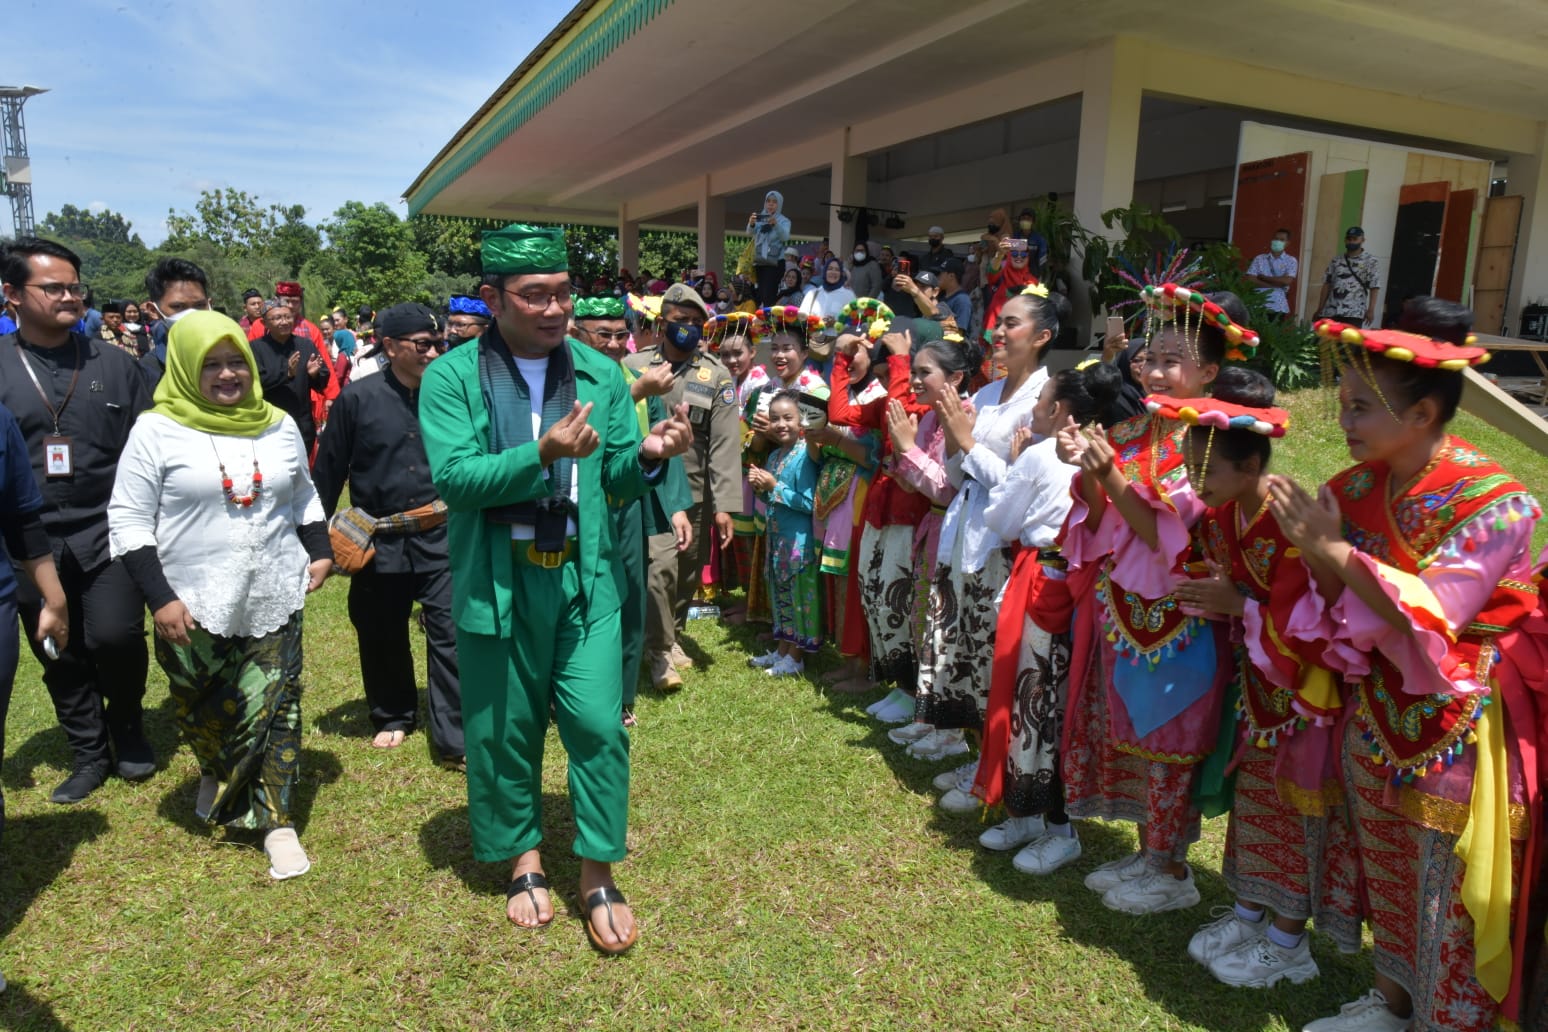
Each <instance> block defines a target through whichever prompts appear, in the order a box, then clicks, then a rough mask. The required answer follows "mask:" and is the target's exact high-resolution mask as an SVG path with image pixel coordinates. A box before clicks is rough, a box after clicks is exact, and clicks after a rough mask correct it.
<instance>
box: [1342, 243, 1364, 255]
mask: <svg viewBox="0 0 1548 1032" xmlns="http://www.w3.org/2000/svg"><path fill="white" fill-rule="evenodd" d="M1359 249H1360V245H1359V244H1353V243H1350V242H1349V241H1347V240H1346V241H1344V250H1346V251H1348V252H1349V253H1350V254H1354V253H1355V252H1356V251H1358V250H1359Z"/></svg>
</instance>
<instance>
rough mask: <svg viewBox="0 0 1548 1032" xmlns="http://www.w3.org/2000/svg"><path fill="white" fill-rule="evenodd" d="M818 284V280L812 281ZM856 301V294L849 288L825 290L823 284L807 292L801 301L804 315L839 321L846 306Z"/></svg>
mask: <svg viewBox="0 0 1548 1032" xmlns="http://www.w3.org/2000/svg"><path fill="white" fill-rule="evenodd" d="M812 282H813V283H816V282H817V281H816V280H812ZM854 299H855V292H854V291H853V290H850V289H849V288H848V287H839V288H838V289H837V290H824V289H822V286H821V284H818V286H817V287H816V288H815V289H813V290H810V291H808V292H807V294H806V297H805V298H803V299H802V301H801V314H802V315H815V316H818V317H819V318H822V319H837V318H838V317H839V313H840V312H842V311H843V310H844V306H845V305H847V304H849V303H850V302H851V301H853V300H854Z"/></svg>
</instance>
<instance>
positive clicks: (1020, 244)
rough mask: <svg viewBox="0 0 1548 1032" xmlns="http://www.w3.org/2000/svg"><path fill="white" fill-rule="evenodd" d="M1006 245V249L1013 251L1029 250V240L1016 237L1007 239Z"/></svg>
mask: <svg viewBox="0 0 1548 1032" xmlns="http://www.w3.org/2000/svg"><path fill="white" fill-rule="evenodd" d="M1005 246H1006V249H1007V250H1009V251H1011V252H1012V253H1015V252H1017V251H1025V250H1027V242H1026V241H1025V240H1018V239H1016V238H1014V237H1012V238H1011V239H1009V240H1007V241H1005Z"/></svg>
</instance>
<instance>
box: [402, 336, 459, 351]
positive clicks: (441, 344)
mask: <svg viewBox="0 0 1548 1032" xmlns="http://www.w3.org/2000/svg"><path fill="white" fill-rule="evenodd" d="M394 339H395V340H397V342H398V343H399V344H412V345H414V350H415V351H417V352H419V353H420V354H421V355H428V354H430V352H432V351H440V350H442V349H443V348H445V347H446V342H445V341H443V340H439V339H437V338H431V339H430V340H411V339H410V338H408V337H396V338H394Z"/></svg>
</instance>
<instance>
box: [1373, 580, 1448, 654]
mask: <svg viewBox="0 0 1548 1032" xmlns="http://www.w3.org/2000/svg"><path fill="white" fill-rule="evenodd" d="M1377 570H1378V573H1379V576H1380V578H1381V581H1382V583H1384V584H1387V585H1390V586H1391V587H1394V588H1396V589H1397V598H1395V599H1394V600H1393V601H1395V602H1396V603H1397V604H1398V605H1399V606H1400V607H1401V608H1402V609H1403V612H1404V613H1405V614H1407V615H1408V616H1409V617H1410V618H1412V619H1413V620H1414V622H1415V623H1416V624H1418V625H1420V626H1422V627H1423V629H1424V630H1427V631H1434V632H1435V633H1436V634H1440V635H1443V636H1444V637H1445V639H1446V640H1447V641H1448V642H1455V641H1456V640H1457V636H1456V632H1454V631H1453V630H1452V629H1451V624H1449V623H1447V621H1446V616H1445V612H1446V611H1445V609H1444V608H1442V606H1441V604H1440V600H1439V599H1437V598H1436V597H1435V592H1433V591H1431V590H1430V586H1429V585H1428V584H1426V583H1425V582H1424V580H1423V579H1422V578H1420V577H1418V576H1417V575H1415V574H1412V573H1405V572H1404V571H1402V570H1399V569H1397V568H1396V567H1392V566H1388V565H1386V564H1385V563H1381V564H1378V567H1377Z"/></svg>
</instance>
